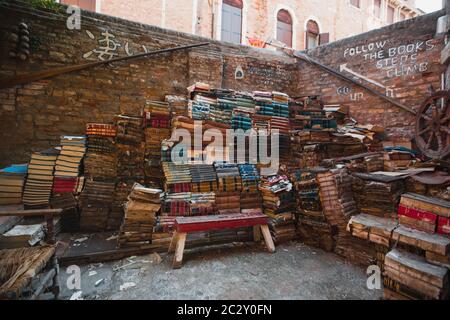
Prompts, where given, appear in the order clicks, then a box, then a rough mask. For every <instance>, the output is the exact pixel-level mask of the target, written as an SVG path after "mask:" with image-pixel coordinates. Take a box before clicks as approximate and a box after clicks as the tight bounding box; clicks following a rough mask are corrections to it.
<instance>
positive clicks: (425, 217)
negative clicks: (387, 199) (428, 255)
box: [398, 193, 450, 236]
mask: <svg viewBox="0 0 450 320" xmlns="http://www.w3.org/2000/svg"><path fill="white" fill-rule="evenodd" d="M398 220H399V222H400V224H401V225H403V226H405V227H409V228H413V229H416V230H420V231H424V232H428V233H439V234H443V235H447V236H450V228H449V226H450V202H449V201H445V200H442V199H436V198H431V197H426V196H423V195H419V194H414V193H405V194H403V195H402V197H401V200H400V205H399V208H398Z"/></svg>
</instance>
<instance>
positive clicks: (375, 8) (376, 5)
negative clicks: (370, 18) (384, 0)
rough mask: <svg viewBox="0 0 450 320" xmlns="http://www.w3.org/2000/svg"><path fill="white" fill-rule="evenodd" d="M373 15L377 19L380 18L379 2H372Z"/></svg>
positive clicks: (378, 0)
mask: <svg viewBox="0 0 450 320" xmlns="http://www.w3.org/2000/svg"><path fill="white" fill-rule="evenodd" d="M373 14H374V16H375V17H377V18H381V0H373Z"/></svg>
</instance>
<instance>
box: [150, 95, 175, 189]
mask: <svg viewBox="0 0 450 320" xmlns="http://www.w3.org/2000/svg"><path fill="white" fill-rule="evenodd" d="M145 110H146V111H145V112H144V127H145V176H146V182H147V183H148V184H149V185H151V186H154V187H158V188H161V187H162V184H163V178H164V176H163V174H162V167H161V143H162V141H163V140H166V139H169V138H170V135H171V132H170V120H171V113H170V109H169V105H168V104H165V103H161V102H154V101H147V105H146V107H145Z"/></svg>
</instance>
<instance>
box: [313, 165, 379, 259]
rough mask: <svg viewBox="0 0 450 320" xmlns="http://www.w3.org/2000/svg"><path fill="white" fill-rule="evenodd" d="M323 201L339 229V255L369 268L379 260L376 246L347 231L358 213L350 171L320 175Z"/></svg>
mask: <svg viewBox="0 0 450 320" xmlns="http://www.w3.org/2000/svg"><path fill="white" fill-rule="evenodd" d="M317 180H318V182H319V187H320V199H321V202H322V207H323V213H324V215H325V217H326V218H327V221H328V222H329V223H330V224H331V225H332V226H333V227H335V228H337V233H336V248H335V252H336V253H337V254H339V255H341V256H343V257H345V258H346V259H348V260H349V261H351V262H353V263H355V264H358V265H362V266H369V265H370V264H372V263H373V262H374V261H375V257H376V253H375V247H374V246H373V245H370V244H368V243H367V242H365V241H363V240H360V239H358V238H355V237H353V236H352V235H351V233H350V232H348V231H347V225H348V222H349V220H350V218H351V217H352V216H353V215H355V214H357V213H358V209H357V207H356V203H355V201H354V199H353V194H352V177H351V176H350V175H349V174H348V171H347V169H336V170H330V171H328V172H324V173H319V174H318V175H317Z"/></svg>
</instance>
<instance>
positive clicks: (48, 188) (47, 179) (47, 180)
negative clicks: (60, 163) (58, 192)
mask: <svg viewBox="0 0 450 320" xmlns="http://www.w3.org/2000/svg"><path fill="white" fill-rule="evenodd" d="M57 157H58V151H57V150H55V149H50V150H47V151H44V152H34V153H33V154H32V155H31V160H30V164H29V165H28V178H27V181H26V183H25V190H24V193H23V204H24V205H25V207H39V208H41V207H48V206H49V200H50V195H51V193H52V186H53V173H54V169H55V164H56V159H57Z"/></svg>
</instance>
